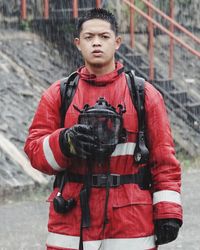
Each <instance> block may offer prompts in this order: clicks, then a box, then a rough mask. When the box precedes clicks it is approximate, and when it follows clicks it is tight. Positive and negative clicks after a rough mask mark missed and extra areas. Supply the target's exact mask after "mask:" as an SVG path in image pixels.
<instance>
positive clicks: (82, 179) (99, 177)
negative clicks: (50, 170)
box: [54, 167, 151, 189]
mask: <svg viewBox="0 0 200 250" xmlns="http://www.w3.org/2000/svg"><path fill="white" fill-rule="evenodd" d="M87 179H88V175H80V174H74V173H68V175H67V179H66V182H77V183H86V180H87ZM108 181H109V186H110V187H118V186H120V185H123V184H131V183H132V184H138V185H139V187H140V188H141V189H149V187H150V185H151V176H150V171H149V169H148V168H147V167H141V168H139V170H138V173H136V174H128V175H118V174H112V173H111V174H109V175H107V174H92V175H91V179H90V181H89V183H90V185H91V187H96V188H102V187H106V185H107V183H108ZM60 182H61V180H60V178H59V175H57V176H56V180H55V185H54V186H55V187H59V186H60Z"/></svg>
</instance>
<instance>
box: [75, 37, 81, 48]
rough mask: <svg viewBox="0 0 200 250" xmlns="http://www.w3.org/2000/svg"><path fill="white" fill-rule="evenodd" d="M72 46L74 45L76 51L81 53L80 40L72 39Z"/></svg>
mask: <svg viewBox="0 0 200 250" xmlns="http://www.w3.org/2000/svg"><path fill="white" fill-rule="evenodd" d="M74 44H75V45H76V47H77V49H78V50H79V51H81V48H80V39H79V38H78V37H76V38H75V39H74Z"/></svg>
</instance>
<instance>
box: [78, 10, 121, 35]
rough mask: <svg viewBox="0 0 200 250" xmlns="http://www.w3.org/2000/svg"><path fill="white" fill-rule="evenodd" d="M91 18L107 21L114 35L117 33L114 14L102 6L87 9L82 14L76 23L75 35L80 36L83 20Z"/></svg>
mask: <svg viewBox="0 0 200 250" xmlns="http://www.w3.org/2000/svg"><path fill="white" fill-rule="evenodd" d="M91 19H101V20H103V21H107V22H109V23H110V25H111V29H112V30H113V31H114V33H115V35H117V34H118V24H117V21H116V18H115V16H114V15H113V14H112V13H111V12H110V11H108V10H106V9H102V8H94V9H91V10H88V11H87V12H85V13H84V14H83V16H82V17H80V18H79V20H78V23H77V35H78V36H80V33H81V30H82V25H83V23H84V22H86V21H88V20H91Z"/></svg>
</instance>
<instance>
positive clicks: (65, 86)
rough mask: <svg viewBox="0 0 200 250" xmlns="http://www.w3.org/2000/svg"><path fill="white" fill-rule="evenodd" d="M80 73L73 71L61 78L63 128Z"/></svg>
mask: <svg viewBox="0 0 200 250" xmlns="http://www.w3.org/2000/svg"><path fill="white" fill-rule="evenodd" d="M78 80H79V75H78V73H77V72H73V73H72V74H71V75H69V76H68V77H65V78H63V79H61V80H60V95H61V106H60V115H61V128H62V127H64V121H65V115H66V112H67V110H68V108H69V106H70V104H71V102H72V99H73V97H74V94H75V92H76V87H77V85H78Z"/></svg>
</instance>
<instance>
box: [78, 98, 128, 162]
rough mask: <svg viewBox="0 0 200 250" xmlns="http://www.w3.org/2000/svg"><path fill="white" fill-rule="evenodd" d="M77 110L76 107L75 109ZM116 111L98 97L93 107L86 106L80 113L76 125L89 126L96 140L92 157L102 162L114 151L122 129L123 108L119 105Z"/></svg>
mask: <svg viewBox="0 0 200 250" xmlns="http://www.w3.org/2000/svg"><path fill="white" fill-rule="evenodd" d="M75 108H76V109H77V107H75ZM117 108H118V112H117V110H116V109H115V108H114V107H112V106H111V105H110V104H108V102H107V101H106V100H105V99H104V98H103V97H100V98H99V99H98V100H97V102H96V104H95V105H94V106H93V107H90V106H89V105H88V104H86V105H85V106H84V108H83V109H82V110H79V109H78V111H79V112H80V115H79V118H78V123H79V124H85V125H89V126H91V128H92V130H93V134H94V136H95V137H96V138H97V141H96V142H97V147H96V148H95V149H94V152H93V153H94V154H93V157H94V159H97V160H100V161H102V160H104V159H106V158H107V157H109V156H110V155H111V154H112V152H113V151H114V150H115V147H116V145H117V144H118V143H119V141H120V136H121V133H122V128H123V120H122V114H123V113H124V112H125V108H124V107H123V106H122V105H121V104H119V105H118V107H117Z"/></svg>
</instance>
